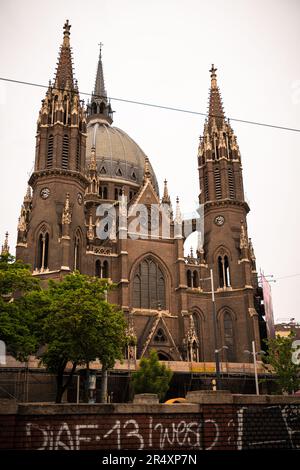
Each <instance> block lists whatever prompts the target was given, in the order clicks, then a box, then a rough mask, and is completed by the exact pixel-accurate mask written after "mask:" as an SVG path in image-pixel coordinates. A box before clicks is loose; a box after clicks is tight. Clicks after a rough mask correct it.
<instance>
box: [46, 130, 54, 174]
mask: <svg viewBox="0 0 300 470" xmlns="http://www.w3.org/2000/svg"><path fill="white" fill-rule="evenodd" d="M52 165H53V135H49V137H48V149H47V162H46V167H47V168H51V167H52Z"/></svg>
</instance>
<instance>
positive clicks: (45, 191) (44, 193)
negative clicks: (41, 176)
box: [40, 188, 50, 199]
mask: <svg viewBox="0 0 300 470" xmlns="http://www.w3.org/2000/svg"><path fill="white" fill-rule="evenodd" d="M40 195H41V198H42V199H47V197H49V195H50V189H49V188H43V189H41V192H40Z"/></svg>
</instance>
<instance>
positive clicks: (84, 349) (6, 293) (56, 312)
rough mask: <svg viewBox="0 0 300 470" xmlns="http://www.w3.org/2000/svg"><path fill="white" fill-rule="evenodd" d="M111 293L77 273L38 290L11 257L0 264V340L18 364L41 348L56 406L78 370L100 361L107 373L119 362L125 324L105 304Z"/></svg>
mask: <svg viewBox="0 0 300 470" xmlns="http://www.w3.org/2000/svg"><path fill="white" fill-rule="evenodd" d="M110 288H111V286H110V285H108V283H107V281H104V280H101V279H98V278H95V277H89V276H84V275H82V274H80V273H79V272H76V273H73V274H69V275H67V276H65V277H64V278H63V279H62V280H59V281H54V280H50V281H49V283H48V288H47V289H44V290H42V289H41V288H40V285H39V281H38V280H37V279H36V278H35V277H34V276H32V274H31V272H30V269H29V266H27V265H25V264H24V263H22V261H15V260H14V258H13V257H11V256H10V255H2V256H1V258H0V339H2V340H4V341H5V343H6V344H7V349H8V351H9V352H10V353H11V354H12V355H13V356H14V357H15V358H16V359H17V360H20V361H26V360H27V359H28V356H29V355H33V354H36V353H37V350H38V349H39V347H40V346H43V347H42V350H43V352H42V353H41V354H40V359H41V362H42V363H43V364H44V365H45V366H46V368H47V369H48V370H49V371H51V372H53V373H55V374H56V377H57V396H56V401H57V402H60V401H61V398H62V395H63V393H64V391H65V390H66V388H67V387H68V385H69V384H70V381H71V378H72V375H73V373H74V371H75V370H76V367H77V365H80V364H85V365H86V366H87V367H88V365H89V363H90V362H91V361H94V360H96V359H99V360H100V361H101V363H102V367H103V369H105V370H107V369H109V368H112V367H113V366H114V363H115V361H116V360H117V359H122V353H123V348H124V345H125V339H126V336H125V326H126V325H125V319H124V315H123V312H122V311H120V310H118V309H117V308H116V307H115V306H114V305H111V304H110V303H108V302H107V301H106V293H107V291H108V290H109V289H110ZM69 366H71V373H70V374H69V378H68V379H67V380H66V381H64V374H65V373H66V371H67V368H68V367H69Z"/></svg>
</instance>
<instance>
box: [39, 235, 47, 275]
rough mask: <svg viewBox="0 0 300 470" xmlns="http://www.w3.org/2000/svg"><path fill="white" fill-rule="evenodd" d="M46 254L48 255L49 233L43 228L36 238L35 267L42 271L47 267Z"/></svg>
mask: <svg viewBox="0 0 300 470" xmlns="http://www.w3.org/2000/svg"><path fill="white" fill-rule="evenodd" d="M48 255H49V234H48V232H46V230H43V231H42V232H41V233H40V235H39V238H38V247H37V269H39V270H40V271H41V272H43V271H44V270H45V269H48Z"/></svg>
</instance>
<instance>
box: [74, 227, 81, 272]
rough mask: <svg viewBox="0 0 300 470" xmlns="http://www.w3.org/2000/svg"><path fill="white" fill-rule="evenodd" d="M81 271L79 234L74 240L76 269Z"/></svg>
mask: <svg viewBox="0 0 300 470" xmlns="http://www.w3.org/2000/svg"><path fill="white" fill-rule="evenodd" d="M76 270H78V271H80V237H79V236H78V235H77V236H76V237H75V240H74V271H76Z"/></svg>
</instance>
